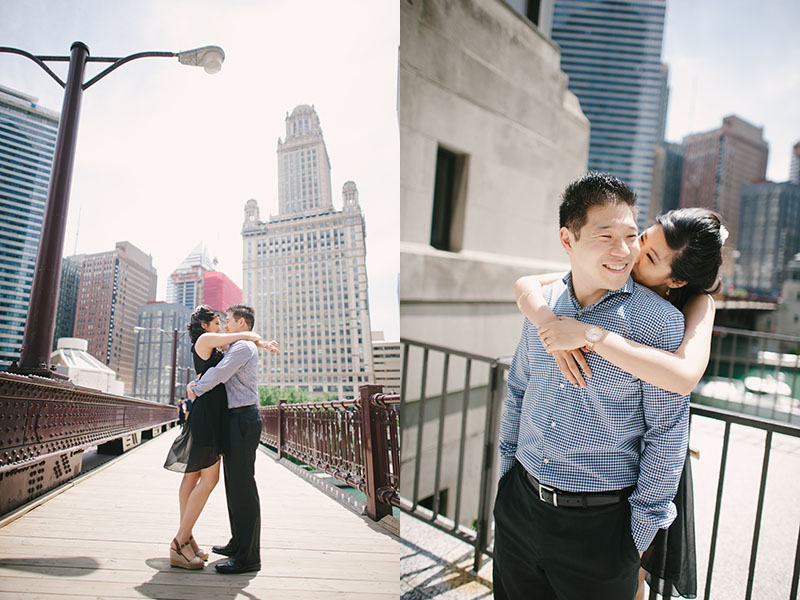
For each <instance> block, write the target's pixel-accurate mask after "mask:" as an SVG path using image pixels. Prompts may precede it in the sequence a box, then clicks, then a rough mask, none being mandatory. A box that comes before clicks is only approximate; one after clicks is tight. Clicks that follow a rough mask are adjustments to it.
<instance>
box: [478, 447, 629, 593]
mask: <svg viewBox="0 0 800 600" xmlns="http://www.w3.org/2000/svg"><path fill="white" fill-rule="evenodd" d="M494 518H495V537H494V567H493V578H494V597H495V600H523V599H524V600H586V599H588V598H591V599H592V600H632V599H633V597H634V595H635V594H636V588H637V585H638V581H637V575H638V571H639V552H638V551H637V550H636V545H635V544H634V542H633V538H632V537H631V526H630V504H629V503H628V501H627V499H626V498H622V499H621V501H620V502H618V503H617V504H612V505H609V506H597V507H589V508H564V507H555V506H551V505H549V504H545V503H544V502H542V501H541V500H539V495H538V493H537V492H536V490H535V489H534V488H533V485H532V484H531V482H530V481H528V478H527V476H526V474H525V468H524V467H523V466H522V465H521V464H519V463H518V462H517V463H516V464H515V465H514V468H513V469H511V471H509V472H508V473H506V474H505V475H504V476H503V478H502V479H501V480H500V485H499V487H498V490H497V498H496V500H495V505H494Z"/></svg>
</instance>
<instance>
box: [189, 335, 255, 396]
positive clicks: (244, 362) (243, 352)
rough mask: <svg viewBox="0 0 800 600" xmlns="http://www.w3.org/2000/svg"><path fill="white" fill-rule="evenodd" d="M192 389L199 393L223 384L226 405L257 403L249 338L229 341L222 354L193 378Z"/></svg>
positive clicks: (253, 364) (252, 349) (253, 347)
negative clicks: (203, 371) (198, 378)
mask: <svg viewBox="0 0 800 600" xmlns="http://www.w3.org/2000/svg"><path fill="white" fill-rule="evenodd" d="M192 383H195V384H196V385H195V387H194V393H195V394H197V395H198V396H202V395H203V394H205V393H206V392H207V391H209V390H210V389H212V388H213V387H214V386H216V385H217V384H220V383H224V384H225V392H226V393H227V395H228V408H240V407H242V406H250V405H253V406H256V405H258V349H257V348H256V345H255V344H254V343H253V342H248V341H246V340H239V341H238V342H233V343H232V344H231V345H230V346H229V347H228V351H227V352H226V353H225V356H224V357H223V358H222V360H221V361H219V363H217V365H216V366H215V367H211V368H210V369H208V370H207V371H206V372H205V373H203V376H202V377H201V378H200V380H199V381H198V380H195V381H193V382H192Z"/></svg>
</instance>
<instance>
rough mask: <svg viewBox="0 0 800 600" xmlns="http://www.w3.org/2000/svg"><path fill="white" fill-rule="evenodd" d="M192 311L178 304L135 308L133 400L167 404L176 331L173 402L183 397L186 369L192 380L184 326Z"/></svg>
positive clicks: (192, 366) (151, 304) (192, 372)
mask: <svg viewBox="0 0 800 600" xmlns="http://www.w3.org/2000/svg"><path fill="white" fill-rule="evenodd" d="M191 316H192V309H190V308H186V307H185V306H183V305H182V304H168V303H166V302H150V303H148V304H145V305H144V306H140V307H139V311H138V316H137V323H136V326H137V327H138V328H139V330H138V331H137V332H136V358H135V360H134V371H133V393H132V395H133V396H135V397H136V398H142V399H144V400H151V401H152V402H163V403H167V402H169V386H170V383H169V381H170V377H171V376H172V342H173V331H174V330H176V329H177V330H178V346H177V351H176V361H175V365H176V373H175V382H174V383H175V398H176V399H178V398H185V397H186V384H187V378H186V375H187V371H186V370H187V369H191V371H190V375H191V376H192V378H194V375H195V373H194V365H193V364H192V356H191V342H190V339H189V332H188V330H187V329H186V324H187V323H188V322H189V318H190V317H191Z"/></svg>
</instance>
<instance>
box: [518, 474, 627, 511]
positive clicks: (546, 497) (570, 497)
mask: <svg viewBox="0 0 800 600" xmlns="http://www.w3.org/2000/svg"><path fill="white" fill-rule="evenodd" d="M522 470H523V471H525V475H526V476H527V477H528V481H529V482H530V484H531V485H532V486H533V489H534V490H536V492H537V494H538V495H539V500H541V501H542V502H544V503H545V504H549V505H550V506H562V507H566V508H588V507H590V506H608V505H610V504H617V503H618V502H620V501H622V500H623V499H625V498H627V497H628V496H629V495H630V493H631V491H633V488H625V489H622V490H616V491H612V492H586V493H580V492H562V491H560V490H556V489H553V488H551V487H548V486H546V485H544V484H542V483H539V481H538V480H537V479H536V478H535V477H534V476H533V475H531V474H530V473H528V471H527V469H525V468H523V469H522Z"/></svg>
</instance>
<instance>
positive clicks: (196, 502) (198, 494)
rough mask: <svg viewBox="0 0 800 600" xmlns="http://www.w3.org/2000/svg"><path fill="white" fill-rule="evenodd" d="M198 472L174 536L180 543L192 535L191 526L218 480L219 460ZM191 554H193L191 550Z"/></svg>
mask: <svg viewBox="0 0 800 600" xmlns="http://www.w3.org/2000/svg"><path fill="white" fill-rule="evenodd" d="M199 474H200V480H199V481H198V482H197V485H195V486H194V488H193V489H192V490H191V493H190V494H189V497H188V498H187V501H186V505H185V507H184V510H183V516H182V517H181V524H180V527H179V528H178V534H177V535H176V536H175V538H176V539H177V540H178V542H179V543H180V544H183V543H185V542H187V541H189V537H190V536H191V535H192V528H193V527H194V524H195V523H196V522H197V519H198V518H199V517H200V513H201V512H202V511H203V507H204V506H205V505H206V501H207V500H208V497H209V496H210V495H211V492H212V490H213V489H214V487H215V486H216V485H217V482H218V481H219V461H217V462H215V463H214V464H213V465H212V466H210V467H208V468H207V469H202V470H201V471H199ZM192 554H194V552H193V551H192Z"/></svg>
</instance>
